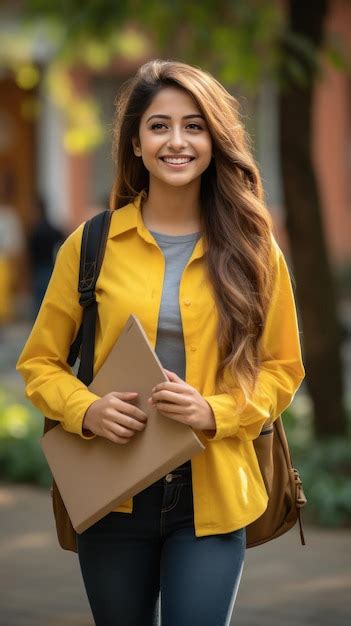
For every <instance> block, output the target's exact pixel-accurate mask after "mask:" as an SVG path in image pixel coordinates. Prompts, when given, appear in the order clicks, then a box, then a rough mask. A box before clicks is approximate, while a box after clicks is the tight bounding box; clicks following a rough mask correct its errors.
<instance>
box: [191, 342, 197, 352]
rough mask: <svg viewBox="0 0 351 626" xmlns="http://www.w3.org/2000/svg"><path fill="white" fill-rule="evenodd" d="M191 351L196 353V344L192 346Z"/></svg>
mask: <svg viewBox="0 0 351 626" xmlns="http://www.w3.org/2000/svg"><path fill="white" fill-rule="evenodd" d="M190 350H191V351H192V352H195V351H196V346H194V344H192V345H191V346H190Z"/></svg>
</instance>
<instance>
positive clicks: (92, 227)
mask: <svg viewBox="0 0 351 626" xmlns="http://www.w3.org/2000/svg"><path fill="white" fill-rule="evenodd" d="M111 216H112V211H110V210H106V211H101V212H100V213H98V214H97V215H94V217H92V218H91V219H90V220H88V221H87V222H85V224H84V229H83V235H82V243H81V251H80V267H79V283H78V291H79V293H80V294H81V295H80V298H79V303H80V304H81V306H82V307H83V319H82V324H81V326H80V329H79V331H78V334H77V337H76V338H75V340H74V342H73V343H72V345H71V348H70V351H69V355H68V359H67V363H68V364H69V365H70V366H72V365H74V363H75V362H76V360H77V357H78V353H79V349H80V347H81V356H80V365H79V370H78V374H77V378H79V379H80V380H81V381H83V382H84V383H85V384H86V385H89V384H90V383H91V381H92V380H93V376H94V348H95V328H96V317H97V304H96V297H95V286H96V281H97V279H98V276H99V272H100V269H101V265H102V260H103V257H104V252H105V247H106V241H107V236H108V231H109V227H110V221H111Z"/></svg>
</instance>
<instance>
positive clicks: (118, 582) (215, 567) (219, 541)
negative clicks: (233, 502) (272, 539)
mask: <svg viewBox="0 0 351 626" xmlns="http://www.w3.org/2000/svg"><path fill="white" fill-rule="evenodd" d="M245 548H246V529H245V527H244V528H241V529H239V530H235V531H233V532H229V533H226V534H217V535H207V536H205V537H196V536H195V531H194V511H193V494H192V483H191V466H190V465H189V466H184V465H183V466H180V467H178V468H177V469H176V470H174V471H173V472H172V473H170V474H167V476H165V477H163V478H161V479H160V480H158V481H156V482H155V483H153V484H152V485H151V486H150V487H148V488H146V489H144V490H143V491H141V492H140V493H139V494H137V495H136V496H134V498H133V512H132V513H122V512H112V513H109V514H108V515H105V517H103V518H102V519H101V520H99V521H98V522H96V523H95V524H93V525H92V526H91V527H90V528H88V529H87V530H85V531H84V532H83V533H81V534H80V535H77V549H78V557H79V564H80V568H81V572H82V576H83V581H84V585H85V589H86V592H87V596H88V600H89V603H90V607H91V610H92V613H93V616H94V619H95V624H96V626H157V624H158V619H159V617H160V616H161V624H162V626H228V625H229V622H230V617H231V614H232V611H233V607H234V603H235V598H236V594H237V591H238V587H239V583H240V579H241V575H242V570H243V565H244V555H245ZM159 594H160V603H158V599H159ZM159 604H160V606H161V610H160V613H161V615H160V616H159V615H158V607H159Z"/></svg>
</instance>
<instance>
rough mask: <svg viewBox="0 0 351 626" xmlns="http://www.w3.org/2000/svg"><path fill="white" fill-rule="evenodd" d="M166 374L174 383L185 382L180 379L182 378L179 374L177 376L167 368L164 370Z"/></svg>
mask: <svg viewBox="0 0 351 626" xmlns="http://www.w3.org/2000/svg"><path fill="white" fill-rule="evenodd" d="M163 370H164V372H165V373H166V375H167V377H168V379H169V380H170V381H174V382H185V381H183V379H182V378H180V376H178V374H176V373H175V372H171V370H167V369H166V368H163Z"/></svg>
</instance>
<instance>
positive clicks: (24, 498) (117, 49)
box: [0, 0, 351, 626]
mask: <svg viewBox="0 0 351 626" xmlns="http://www.w3.org/2000/svg"><path fill="white" fill-rule="evenodd" d="M152 58H165V59H166V58H169V59H175V60H181V61H185V62H187V63H191V64H194V65H197V66H200V67H202V68H204V69H206V70H209V71H210V72H212V73H213V74H214V75H215V76H216V78H218V80H220V81H221V82H222V83H223V84H224V85H225V87H226V88H227V89H228V90H229V91H230V92H231V93H232V94H233V95H235V96H236V97H237V98H238V100H239V102H240V106H241V115H242V117H243V121H244V123H245V125H246V127H247V129H248V131H249V134H250V137H251V140H252V150H253V153H254V156H255V159H256V161H257V163H258V166H259V168H260V172H261V175H262V178H263V183H264V188H265V192H266V200H267V205H268V208H269V210H270V212H271V213H272V215H273V219H274V224H275V232H276V237H277V239H278V243H279V245H280V247H281V248H282V250H283V252H284V254H285V256H286V259H287V261H288V265H289V268H290V271H291V275H292V279H293V285H294V292H295V298H296V303H297V308H298V316H299V326H300V330H301V343H302V349H303V359H304V363H305V368H306V379H305V380H304V382H303V384H302V386H301V388H300V389H299V391H298V393H297V394H296V396H295V398H294V400H293V402H292V403H291V405H290V407H289V408H288V410H287V411H285V413H284V415H283V420H284V425H285V428H286V432H287V435H288V439H289V443H290V447H291V452H292V457H293V461H294V465H295V466H296V467H297V468H298V469H299V471H300V475H301V478H302V480H303V485H304V490H305V493H306V496H307V499H308V505H307V507H306V508H305V509H303V511H302V518H303V520H304V522H305V533H306V542H307V545H306V546H304V547H302V546H301V545H300V543H299V535H298V529H297V527H296V528H294V529H293V530H292V531H290V533H288V534H287V535H285V536H283V537H281V538H279V539H277V540H275V541H273V542H270V543H268V544H266V545H265V546H261V547H259V548H255V549H254V550H248V552H247V557H246V567H245V569H244V575H243V580H242V583H241V587H240V589H239V593H238V597H237V608H236V611H235V613H234V616H233V620H232V624H234V623H235V624H241V625H246V624H247V625H250V626H255V625H256V624H257V623H258V622H259V623H260V624H263V625H264V624H267V626H268V624H269V626H274V625H275V624H277V625H278V624H279V625H280V624H281V623H282V621H284V624H285V625H287V626H290V625H291V626H293V625H294V626H295V624H299V625H303V626H304V625H312V624H313V625H314V624H316V625H317V624H318V626H320V625H328V626H338V625H343V624H346V623H347V624H349V623H350V618H351V612H350V603H349V597H350V596H349V593H350V591H351V573H350V566H349V561H348V559H347V553H350V548H351V537H350V527H351V434H350V423H351V375H350V374H351V337H350V329H351V245H350V241H351V237H350V232H351V228H350V227H351V182H350V180H351V176H350V174H351V171H350V165H351V1H350V0H328V1H327V0H311V1H310V2H308V3H305V2H302V1H301V0H261V1H259V0H246V1H245V0H216V1H215V0H202V1H201V2H197V1H196V0H178V1H177V2H176V3H175V2H173V1H172V0H162V1H159V0H124V2H123V3H117V2H116V1H113V0H86V1H85V2H84V3H81V2H78V1H77V0H64V1H63V0H61V1H58V0H27V1H19V0H12V1H10V0H9V1H7V2H6V1H3V2H2V3H1V5H0V347H1V352H0V518H1V524H0V624H3V625H6V626H10V625H12V624H13V625H14V624H16V625H19V624H23V625H25V626H29V625H31V624H33V625H35V626H38V625H39V624H40V625H41V624H45V625H56V624H57V625H60V626H61V625H64V624H67V625H68V624H75V625H77V626H78V625H81V626H88V624H92V623H93V622H92V618H91V616H90V610H89V607H88V603H87V599H86V597H85V595H84V590H83V586H82V582H81V580H80V578H79V576H80V575H79V572H78V565H77V558H76V556H75V555H74V554H72V553H67V552H64V551H63V550H61V549H60V548H59V547H58V544H57V540H56V534H55V530H54V521H53V515H52V511H51V500H50V495H49V486H50V484H51V477H50V473H49V471H48V468H47V466H46V463H45V460H44V458H43V456H42V454H41V450H40V448H39V445H38V439H39V437H40V436H41V434H42V428H43V416H42V415H40V414H39V413H38V412H37V411H36V410H35V409H34V408H33V407H32V406H31V405H30V404H29V403H28V402H27V401H26V400H25V398H24V393H23V392H24V389H23V383H22V380H21V379H20V377H19V375H18V374H17V373H16V371H15V363H16V361H17V358H18V356H19V353H20V351H21V349H22V347H23V344H24V342H25V340H26V337H27V336H28V333H29V332H30V329H31V326H32V324H33V322H34V320H35V317H36V315H37V312H38V309H39V307H40V303H41V300H42V298H43V295H44V293H45V289H46V286H47V283H48V280H49V278H50V275H51V271H52V267H53V263H54V260H55V255H56V252H57V249H58V247H59V246H60V245H61V243H62V241H63V240H64V239H65V237H66V236H67V235H68V234H69V233H70V232H71V231H72V230H73V229H74V228H76V226H78V225H79V224H80V223H81V222H82V221H84V220H86V219H89V217H91V216H92V215H93V214H94V213H96V212H98V211H100V210H102V209H104V208H107V207H108V202H109V194H110V189H111V184H112V180H113V174H114V170H113V163H112V159H111V130H112V121H113V115H114V101H115V97H116V94H117V91H118V88H119V86H120V85H121V84H122V83H123V82H124V81H125V80H127V79H128V78H129V77H131V76H132V75H133V74H134V73H135V71H136V69H137V68H138V67H139V66H140V65H141V64H142V63H144V62H145V61H147V60H149V59H152ZM43 590H44V591H43ZM179 626H181V625H179Z"/></svg>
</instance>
